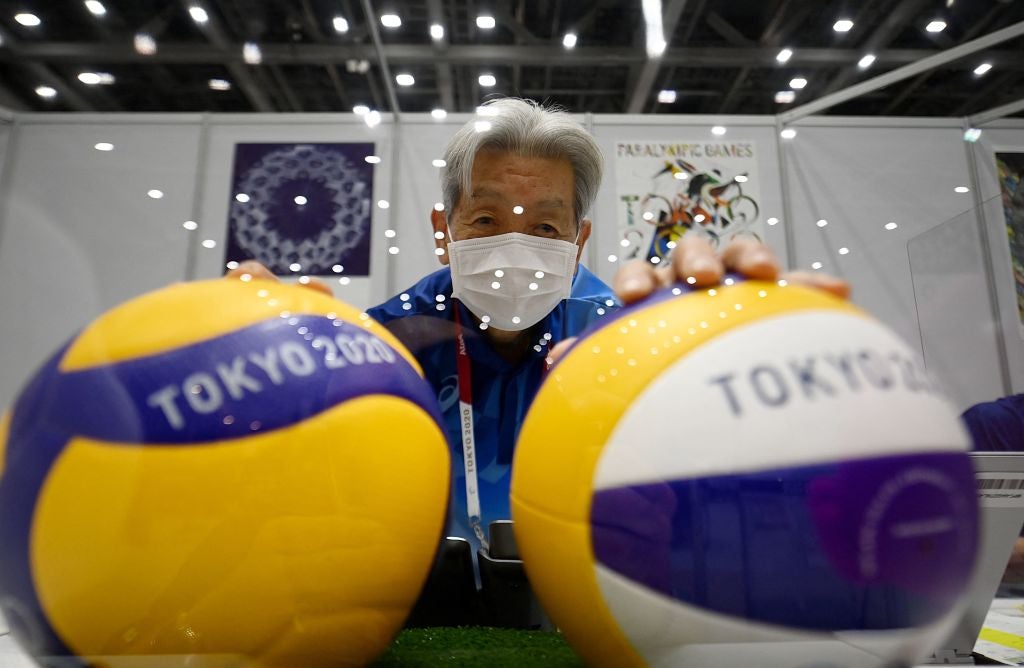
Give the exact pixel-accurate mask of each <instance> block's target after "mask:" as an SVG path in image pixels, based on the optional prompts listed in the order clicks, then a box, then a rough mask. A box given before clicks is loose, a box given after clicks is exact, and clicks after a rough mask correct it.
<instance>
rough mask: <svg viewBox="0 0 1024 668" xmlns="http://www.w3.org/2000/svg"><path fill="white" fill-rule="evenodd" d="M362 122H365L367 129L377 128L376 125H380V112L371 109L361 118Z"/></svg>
mask: <svg viewBox="0 0 1024 668" xmlns="http://www.w3.org/2000/svg"><path fill="white" fill-rule="evenodd" d="M363 121H365V123H366V125H367V127H371V128H375V127H377V126H378V125H380V112H379V111H377V110H376V109H372V110H370V111H368V112H366V114H365V115H364V116H363Z"/></svg>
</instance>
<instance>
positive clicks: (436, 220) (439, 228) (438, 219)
mask: <svg viewBox="0 0 1024 668" xmlns="http://www.w3.org/2000/svg"><path fill="white" fill-rule="evenodd" d="M430 225H431V227H433V228H434V247H435V248H440V249H441V250H442V251H443V252H442V253H440V254H438V256H437V259H438V261H439V262H440V263H441V264H448V216H447V215H446V212H445V211H438V210H437V209H431V210H430ZM438 232H440V234H438ZM438 237H440V238H438Z"/></svg>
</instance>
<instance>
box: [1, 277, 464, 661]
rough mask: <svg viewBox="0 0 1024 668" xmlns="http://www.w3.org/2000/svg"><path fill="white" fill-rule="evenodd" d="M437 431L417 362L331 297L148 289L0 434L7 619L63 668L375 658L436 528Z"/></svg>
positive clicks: (85, 336) (56, 367)
mask: <svg viewBox="0 0 1024 668" xmlns="http://www.w3.org/2000/svg"><path fill="white" fill-rule="evenodd" d="M440 425H441V423H440V415H439V412H438V407H437V405H436V399H435V398H434V396H433V393H432V392H431V390H430V388H429V386H428V385H427V383H426V381H425V380H424V379H423V377H422V373H421V371H420V369H419V366H418V365H417V363H416V361H415V360H414V359H413V358H412V357H411V356H410V354H409V352H408V351H407V350H405V349H404V348H403V347H402V345H401V344H400V343H399V342H398V341H397V340H396V339H394V338H393V337H392V336H391V335H390V334H389V333H388V332H387V331H386V330H384V329H383V328H382V327H381V326H379V325H377V324H376V323H374V322H373V321H372V320H370V319H369V318H368V317H367V316H366V314H361V313H360V312H359V311H357V310H356V309H354V308H352V307H350V306H348V305H345V304H342V303H340V302H338V301H335V300H334V299H331V298H330V297H327V296H325V295H322V294H320V293H318V292H315V291H313V290H310V289H308V288H302V287H298V286H289V285H283V284H279V283H275V282H269V281H259V280H251V281H247V282H246V281H238V280H222V279H221V280H212V281H205V282H197V283H189V284H179V285H174V286H171V287H168V288H165V289H162V290H159V291H156V292H153V293H150V294H147V295H144V296H142V297H139V298H137V299H135V300H132V301H130V302H127V303H125V304H123V305H121V306H119V307H117V308H115V309H113V310H111V311H109V312H107V313H105V314H104V315H102V316H101V317H100V318H98V319H97V320H96V321H95V322H93V323H92V324H90V325H89V326H88V327H86V328H85V329H84V330H83V331H82V332H81V333H80V334H78V335H77V336H75V337H74V338H73V339H72V340H71V341H70V342H69V343H68V344H67V345H65V346H64V347H63V348H62V349H61V350H60V351H58V352H57V353H56V355H54V356H53V358H52V359H50V360H49V361H48V362H47V363H46V364H45V365H44V366H43V368H42V369H41V370H40V371H39V372H38V374H37V375H36V376H35V377H34V378H33V379H32V380H31V381H30V382H29V383H28V385H27V386H26V388H25V389H24V390H23V392H22V393H21V395H20V396H19V398H18V399H17V401H16V403H15V404H14V405H13V407H12V409H11V411H10V412H9V415H7V416H6V417H5V419H4V420H3V422H2V424H0V462H2V463H3V466H2V471H0V608H2V611H3V614H4V616H5V617H6V619H7V621H8V623H9V625H10V627H11V629H12V631H13V632H14V634H15V636H16V637H17V639H18V640H19V641H20V643H21V644H22V645H23V647H25V648H26V649H27V650H28V651H29V652H30V653H32V654H33V655H35V656H36V657H65V658H64V659H63V660H64V661H65V662H66V663H67V665H89V664H90V663H92V662H97V663H99V664H101V665H112V666H117V665H126V663H125V662H127V665H151V662H153V661H157V660H158V657H163V658H164V660H167V658H168V657H170V659H169V660H170V665H178V664H181V665H184V664H185V663H187V665H189V666H212V665H218V666H221V665H239V664H241V665H261V666H317V665H330V666H340V665H362V664H365V663H367V662H369V661H371V660H372V659H373V658H374V657H375V656H376V655H378V654H379V653H380V652H382V651H383V650H384V649H385V648H386V646H387V644H388V643H389V641H390V640H391V639H392V637H393V636H394V634H396V633H397V631H398V630H399V628H400V627H401V625H402V622H403V621H404V619H405V617H406V616H407V614H408V612H409V610H410V609H411V607H412V604H413V603H414V601H415V600H416V598H417V596H418V594H419V591H420V589H421V588H422V585H423V582H424V581H425V579H426V576H427V573H428V571H429V568H430V566H431V563H432V560H433V555H434V552H435V549H436V546H437V544H438V541H439V538H440V536H441V533H442V526H443V520H444V516H445V511H446V505H447V500H448V484H449V482H448V476H449V473H448V471H449V462H448V450H447V446H446V444H445V438H444V435H443V432H442V428H441V426H440ZM129 657H130V658H129ZM140 657H141V660H142V663H139V661H140Z"/></svg>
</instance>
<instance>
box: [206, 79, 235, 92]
mask: <svg viewBox="0 0 1024 668" xmlns="http://www.w3.org/2000/svg"><path fill="white" fill-rule="evenodd" d="M209 86H210V90H231V82H230V81H228V80H227V79H210V83H209Z"/></svg>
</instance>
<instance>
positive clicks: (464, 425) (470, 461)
mask: <svg viewBox="0 0 1024 668" xmlns="http://www.w3.org/2000/svg"><path fill="white" fill-rule="evenodd" d="M452 306H453V307H454V309H455V344H456V345H455V361H456V368H457V370H458V374H459V427H460V428H461V429H462V461H463V463H464V464H465V467H466V513H467V514H468V515H469V526H470V527H471V528H472V529H473V533H474V534H475V535H476V537H477V540H479V541H480V545H481V546H482V547H483V548H484V549H488V545H487V538H486V537H485V536H484V530H483V528H482V527H481V526H480V522H481V521H482V519H483V518H482V517H481V514H480V486H479V484H478V482H477V475H476V469H477V461H476V439H475V437H474V435H473V386H472V385H471V379H470V375H471V374H470V363H469V353H468V352H467V351H466V337H465V336H464V335H463V333H462V318H461V316H460V315H459V304H458V303H453V304H452Z"/></svg>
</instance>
